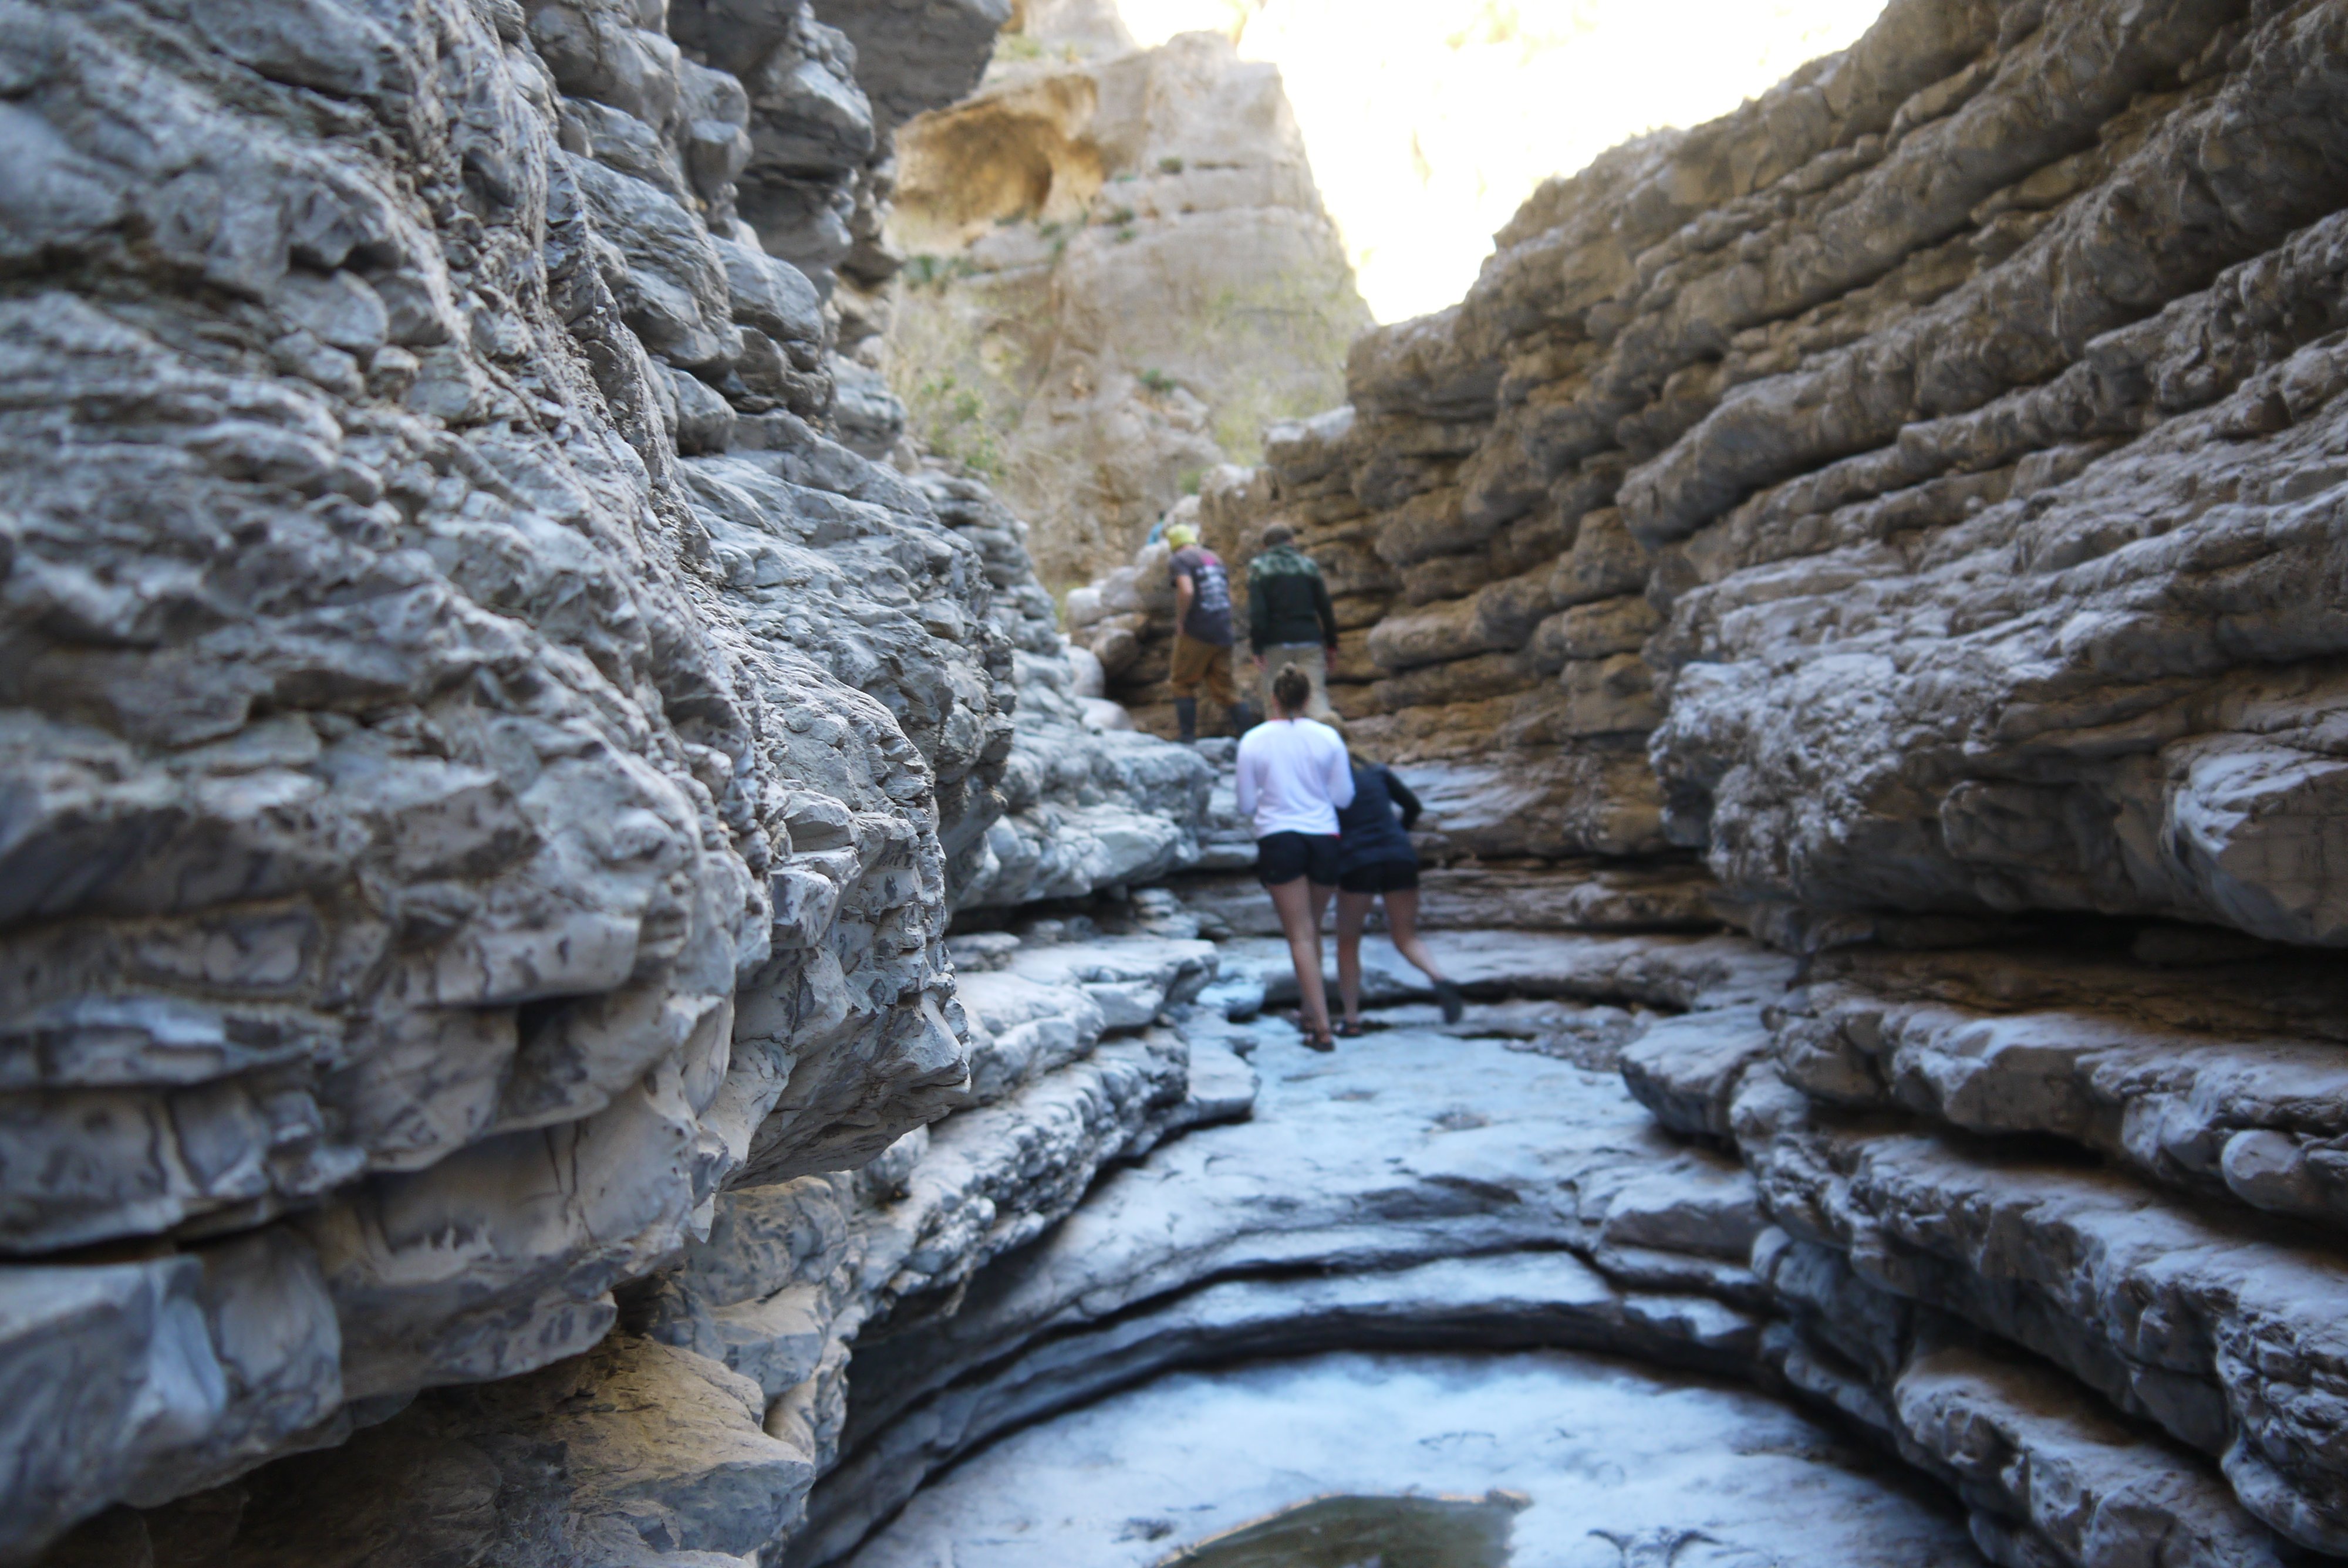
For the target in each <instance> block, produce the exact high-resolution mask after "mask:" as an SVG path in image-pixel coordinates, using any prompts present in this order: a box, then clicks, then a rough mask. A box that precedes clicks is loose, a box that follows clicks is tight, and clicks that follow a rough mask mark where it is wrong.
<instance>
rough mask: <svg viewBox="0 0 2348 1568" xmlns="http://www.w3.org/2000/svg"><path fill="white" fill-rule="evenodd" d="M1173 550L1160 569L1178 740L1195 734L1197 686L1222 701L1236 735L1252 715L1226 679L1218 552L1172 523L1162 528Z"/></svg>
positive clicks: (1224, 592)
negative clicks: (1166, 595) (1169, 597)
mask: <svg viewBox="0 0 2348 1568" xmlns="http://www.w3.org/2000/svg"><path fill="white" fill-rule="evenodd" d="M1166 543H1167V544H1168V545H1169V547H1170V548H1172V549H1173V551H1174V553H1173V555H1172V556H1171V557H1169V559H1168V560H1167V562H1166V569H1167V571H1168V573H1169V575H1170V576H1171V577H1172V578H1173V579H1174V672H1173V680H1174V718H1175V722H1176V723H1179V724H1180V725H1181V726H1182V743H1183V744H1184V745H1189V743H1192V742H1193V741H1196V740H1197V739H1198V738H1199V688H1200V686H1201V685H1202V684H1203V685H1204V686H1205V687H1206V688H1207V695H1208V696H1210V697H1211V698H1213V699H1214V700H1215V701H1216V702H1219V703H1220V704H1222V708H1223V711H1224V712H1226V713H1228V714H1229V715H1230V716H1231V733H1232V734H1234V735H1242V734H1245V733H1247V728H1248V726H1249V725H1250V724H1252V723H1255V714H1254V712H1252V711H1251V709H1250V708H1249V706H1248V705H1247V704H1246V703H1244V702H1241V701H1240V694H1239V691H1238V689H1237V688H1235V687H1234V686H1233V685H1232V684H1231V577H1230V575H1229V574H1228V573H1227V572H1225V571H1224V570H1223V563H1222V559H1221V558H1220V557H1219V556H1217V555H1216V554H1215V552H1214V551H1212V550H1210V549H1209V548H1207V547H1206V546H1204V545H1202V544H1200V542H1199V530H1198V529H1197V528H1194V527H1193V526H1191V525H1190V524H1189V523H1176V524H1175V525H1174V526H1173V527H1172V528H1168V529H1167V530H1166Z"/></svg>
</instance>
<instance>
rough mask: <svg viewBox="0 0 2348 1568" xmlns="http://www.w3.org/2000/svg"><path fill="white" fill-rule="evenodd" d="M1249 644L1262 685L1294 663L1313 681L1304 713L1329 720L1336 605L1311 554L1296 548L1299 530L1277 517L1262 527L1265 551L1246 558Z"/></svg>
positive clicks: (1269, 683)
mask: <svg viewBox="0 0 2348 1568" xmlns="http://www.w3.org/2000/svg"><path fill="white" fill-rule="evenodd" d="M1248 646H1250V647H1251V648H1252V649H1254V650H1255V667H1256V668H1257V669H1258V670H1260V671H1262V672H1263V678H1264V690H1265V692H1267V693H1268V692H1270V691H1271V690H1272V682H1273V681H1274V680H1276V679H1278V678H1279V675H1280V672H1281V671H1282V670H1285V669H1288V668H1290V667H1294V668H1296V669H1300V670H1302V671H1304V673H1305V676H1306V678H1307V679H1308V680H1310V681H1311V682H1312V686H1313V695H1312V699H1311V701H1310V702H1309V703H1308V704H1307V705H1306V707H1305V708H1304V710H1303V712H1304V715H1305V716H1306V717H1309V718H1313V719H1318V720H1321V721H1322V722H1323V723H1326V722H1327V721H1328V720H1330V719H1331V718H1334V716H1335V713H1334V710H1333V709H1332V708H1331V707H1330V706H1329V661H1328V655H1329V654H1332V653H1334V652H1336V651H1337V610H1336V607H1335V606H1334V605H1333V604H1331V603H1330V602H1329V585H1328V584H1327V583H1326V582H1324V581H1323V580H1322V577H1321V569H1320V568H1319V567H1317V566H1315V565H1314V564H1313V558H1312V557H1311V556H1308V555H1306V554H1305V553H1304V552H1303V551H1302V550H1300V549H1298V548H1296V530H1295V529H1293V528H1290V527H1289V526H1288V525H1287V524H1286V523H1274V524H1272V526H1271V527H1270V528H1266V529H1264V530H1263V552H1262V554H1261V555H1259V556H1257V557H1256V558H1255V559H1253V560H1251V561H1250V562H1249V563H1248Z"/></svg>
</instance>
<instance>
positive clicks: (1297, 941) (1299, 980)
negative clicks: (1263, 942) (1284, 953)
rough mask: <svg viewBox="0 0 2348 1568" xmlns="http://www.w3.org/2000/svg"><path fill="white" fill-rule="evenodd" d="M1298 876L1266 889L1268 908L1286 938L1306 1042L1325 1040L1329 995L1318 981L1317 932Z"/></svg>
mask: <svg viewBox="0 0 2348 1568" xmlns="http://www.w3.org/2000/svg"><path fill="white" fill-rule="evenodd" d="M1310 886H1311V885H1310V884H1309V883H1307V882H1306V881H1305V880H1304V878H1303V877H1302V876H1300V877H1298V878H1297V879H1296V880H1295V881H1293V882H1282V883H1281V884H1280V885H1279V886H1276V887H1273V888H1272V889H1270V892H1271V894H1272V907H1273V908H1274V909H1277V910H1279V911H1280V929H1281V933H1282V935H1283V936H1285V937H1286V938H1288V956H1289V958H1290V960H1291V961H1292V962H1293V963H1294V964H1295V965H1296V989H1297V993H1298V994H1299V995H1300V996H1301V997H1302V998H1303V1003H1304V1032H1305V1038H1306V1039H1307V1040H1327V1039H1328V1038H1329V995H1328V991H1327V989H1325V988H1324V987H1323V984H1322V980H1321V932H1320V928H1319V927H1318V926H1317V925H1316V924H1315V923H1314V921H1313V904H1312V897H1313V896H1312V894H1311V893H1310V892H1309V891H1307V889H1308V888H1309V887H1310Z"/></svg>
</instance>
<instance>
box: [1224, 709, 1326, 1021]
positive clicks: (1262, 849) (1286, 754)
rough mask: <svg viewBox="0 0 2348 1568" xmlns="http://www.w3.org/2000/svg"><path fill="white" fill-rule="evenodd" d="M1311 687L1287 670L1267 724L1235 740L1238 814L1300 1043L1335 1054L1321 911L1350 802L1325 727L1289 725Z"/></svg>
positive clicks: (1296, 721)
mask: <svg viewBox="0 0 2348 1568" xmlns="http://www.w3.org/2000/svg"><path fill="white" fill-rule="evenodd" d="M1312 700H1313V682H1312V678H1311V677H1309V676H1308V675H1306V674H1305V673H1304V671H1302V670H1299V669H1295V668H1290V669H1287V670H1283V671H1281V672H1280V675H1279V678H1278V679H1276V680H1274V681H1273V682H1272V717H1271V719H1270V720H1268V721H1267V722H1265V723H1261V724H1258V725H1257V726H1256V727H1255V728H1253V729H1251V730H1250V731H1249V732H1248V733H1246V734H1245V735H1244V736H1242V737H1241V740H1240V755H1239V779H1238V785H1239V806H1240V810H1241V812H1243V813H1245V814H1246V815H1247V816H1248V817H1249V819H1250V820H1251V822H1252V823H1253V824H1254V825H1255V874H1256V877H1257V880H1259V881H1261V882H1262V884H1263V885H1264V886H1265V888H1266V889H1267V890H1268V891H1269V892H1270V893H1271V894H1272V907H1273V908H1275V909H1277V910H1279V911H1280V928H1281V931H1282V934H1283V935H1285V936H1286V937H1287V938H1288V953H1289V957H1290V958H1292V959H1293V960H1294V961H1295V964H1296V989H1297V992H1298V994H1299V995H1300V996H1301V997H1302V998H1303V1003H1304V1019H1303V1022H1304V1043H1305V1044H1307V1045H1309V1046H1311V1047H1312V1048H1313V1050H1335V1049H1336V1048H1337V1045H1336V1040H1335V1039H1334V1037H1333V1036H1332V1035H1331V1034H1330V1032H1329V995H1328V991H1327V989H1326V987H1325V986H1324V985H1323V980H1322V977H1321V911H1322V910H1323V909H1324V908H1326V907H1328V904H1329V897H1330V895H1332V894H1334V892H1336V890H1337V812H1338V808H1339V807H1341V806H1344V805H1349V804H1352V803H1353V799H1354V770H1353V767H1352V765H1351V764H1350V763H1349V762H1348V761H1347V759H1346V756H1345V743H1344V741H1343V740H1342V739H1340V738H1339V736H1338V734H1337V732H1336V731H1334V730H1333V729H1331V728H1330V727H1329V726H1328V725H1326V724H1323V723H1317V722H1315V721H1313V720H1312V719H1305V718H1299V717H1297V716H1296V715H1298V714H1300V713H1302V712H1303V711H1304V707H1305V704H1307V703H1308V702H1312Z"/></svg>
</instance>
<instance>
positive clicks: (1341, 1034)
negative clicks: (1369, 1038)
mask: <svg viewBox="0 0 2348 1568" xmlns="http://www.w3.org/2000/svg"><path fill="white" fill-rule="evenodd" d="M1329 1032H1330V1033H1331V1034H1334V1035H1335V1036H1336V1037H1337V1038H1338V1039H1339V1040H1357V1039H1359V1038H1360V1037H1362V1036H1363V1035H1365V1034H1367V1033H1369V1032H1370V1031H1369V1028H1368V1026H1367V1025H1365V1024H1363V1023H1361V1022H1358V1021H1357V1020H1353V1019H1349V1018H1341V1019H1339V1020H1337V1021H1336V1022H1335V1023H1333V1024H1331V1025H1330V1026H1329Z"/></svg>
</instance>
